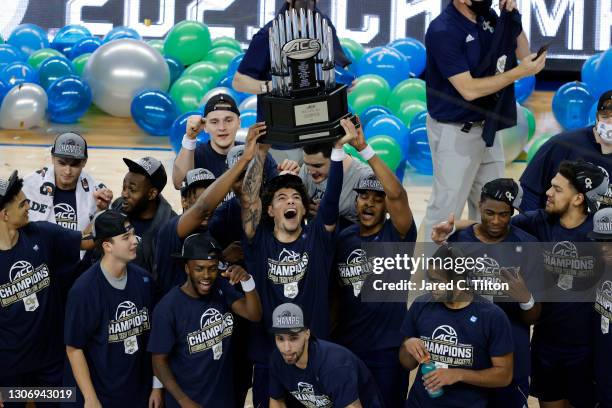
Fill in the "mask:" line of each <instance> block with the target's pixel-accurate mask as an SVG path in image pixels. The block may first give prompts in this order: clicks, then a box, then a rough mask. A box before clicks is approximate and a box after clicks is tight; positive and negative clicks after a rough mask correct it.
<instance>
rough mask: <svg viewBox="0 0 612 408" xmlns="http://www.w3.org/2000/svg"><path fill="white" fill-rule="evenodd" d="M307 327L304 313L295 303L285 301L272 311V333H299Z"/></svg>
mask: <svg viewBox="0 0 612 408" xmlns="http://www.w3.org/2000/svg"><path fill="white" fill-rule="evenodd" d="M305 328H306V326H305V324H304V313H303V312H302V309H301V308H300V307H299V306H298V305H296V304H294V303H283V304H282V305H279V306H277V307H276V308H275V309H274V311H273V312H272V328H271V329H270V331H271V332H272V333H276V334H280V333H299V332H301V331H302V330H304V329H305Z"/></svg>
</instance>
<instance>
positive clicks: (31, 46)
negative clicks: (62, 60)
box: [6, 24, 49, 55]
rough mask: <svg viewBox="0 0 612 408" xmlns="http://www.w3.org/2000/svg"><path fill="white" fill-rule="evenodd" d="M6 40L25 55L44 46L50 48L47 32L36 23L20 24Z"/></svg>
mask: <svg viewBox="0 0 612 408" xmlns="http://www.w3.org/2000/svg"><path fill="white" fill-rule="evenodd" d="M6 42H7V43H9V44H10V45H12V46H14V47H15V48H17V49H18V50H20V51H21V52H22V53H24V54H25V55H30V54H32V53H33V52H34V51H37V50H40V49H42V48H49V40H48V39H47V32H46V31H45V30H43V29H42V28H40V27H39V26H37V25H36V24H20V25H18V26H17V27H16V28H15V29H14V30H13V32H12V33H11V35H10V37H9V38H8V40H7V41H6Z"/></svg>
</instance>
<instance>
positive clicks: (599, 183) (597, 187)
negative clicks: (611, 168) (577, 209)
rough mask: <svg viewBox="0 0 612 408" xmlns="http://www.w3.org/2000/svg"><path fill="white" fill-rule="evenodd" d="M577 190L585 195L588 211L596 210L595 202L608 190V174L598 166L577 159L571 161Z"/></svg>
mask: <svg viewBox="0 0 612 408" xmlns="http://www.w3.org/2000/svg"><path fill="white" fill-rule="evenodd" d="M573 165H574V169H575V172H576V183H577V184H578V186H577V187H578V191H579V192H580V193H582V194H584V195H585V198H586V202H587V206H588V208H589V211H590V212H595V211H597V207H598V205H597V203H598V201H599V199H600V198H601V196H603V195H604V194H606V192H607V191H608V185H609V180H608V175H607V174H606V173H605V172H604V171H603V170H602V169H601V168H600V167H598V166H596V165H594V164H592V163H589V162H586V161H582V160H578V161H576V162H573Z"/></svg>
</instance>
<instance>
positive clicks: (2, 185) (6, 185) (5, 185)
mask: <svg viewBox="0 0 612 408" xmlns="http://www.w3.org/2000/svg"><path fill="white" fill-rule="evenodd" d="M18 180H19V177H18V175H17V170H15V171H13V173H11V175H10V176H9V177H8V178H3V177H0V207H1V206H2V205H4V203H5V202H6V199H7V198H9V197H7V194H8V193H9V192H10V191H11V188H12V187H13V186H14V185H15V183H17V181H18Z"/></svg>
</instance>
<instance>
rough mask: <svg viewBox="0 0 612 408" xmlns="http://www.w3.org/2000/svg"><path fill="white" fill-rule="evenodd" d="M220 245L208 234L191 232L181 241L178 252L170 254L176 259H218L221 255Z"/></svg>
mask: <svg viewBox="0 0 612 408" xmlns="http://www.w3.org/2000/svg"><path fill="white" fill-rule="evenodd" d="M221 252H222V249H221V246H220V245H219V244H218V243H217V241H215V240H214V239H213V238H212V237H211V236H210V235H208V234H202V233H198V234H192V235H189V236H188V237H187V238H185V241H183V248H182V249H181V252H180V253H175V254H172V257H173V258H177V259H184V260H189V259H202V260H210V259H219V258H220V256H221Z"/></svg>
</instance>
